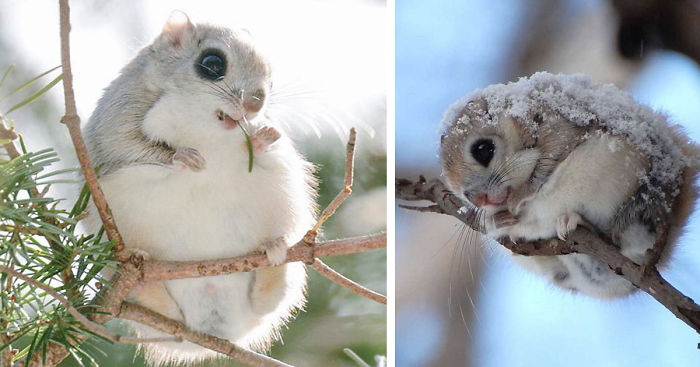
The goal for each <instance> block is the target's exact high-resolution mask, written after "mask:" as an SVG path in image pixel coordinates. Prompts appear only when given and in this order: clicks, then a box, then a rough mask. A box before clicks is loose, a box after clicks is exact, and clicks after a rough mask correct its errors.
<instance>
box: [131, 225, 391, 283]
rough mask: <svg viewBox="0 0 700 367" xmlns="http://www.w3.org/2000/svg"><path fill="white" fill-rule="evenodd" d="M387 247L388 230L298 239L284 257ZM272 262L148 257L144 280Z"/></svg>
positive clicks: (245, 258)
mask: <svg viewBox="0 0 700 367" xmlns="http://www.w3.org/2000/svg"><path fill="white" fill-rule="evenodd" d="M384 247H386V233H379V234H376V235H371V236H361V237H353V238H346V239H342V240H334V241H326V242H319V243H315V244H314V245H313V246H308V245H307V244H306V243H305V242H304V241H303V240H302V241H299V242H297V244H296V245H294V246H292V247H291V248H290V249H289V250H288V251H287V259H286V260H285V261H284V262H285V263H287V262H293V261H302V262H309V261H310V259H313V258H315V257H326V256H337V255H347V254H351V253H358V252H363V251H368V250H374V249H379V248H384ZM270 266H272V264H270V262H269V261H268V260H267V256H265V254H253V255H245V256H238V257H233V258H229V259H220V260H204V261H157V260H154V261H145V262H144V263H143V266H142V274H143V275H142V279H143V281H144V282H155V281H163V280H170V279H182V278H193V277H205V276H213V275H223V274H230V273H235V272H246V271H252V270H255V269H258V268H262V267H270Z"/></svg>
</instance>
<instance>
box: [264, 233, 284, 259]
mask: <svg viewBox="0 0 700 367" xmlns="http://www.w3.org/2000/svg"><path fill="white" fill-rule="evenodd" d="M264 246H265V255H267V260H269V261H270V264H272V265H280V264H282V263H284V260H286V259H287V242H285V241H284V239H283V238H278V239H276V240H272V241H268V242H265V244H264Z"/></svg>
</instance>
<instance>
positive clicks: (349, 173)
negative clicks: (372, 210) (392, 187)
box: [305, 127, 357, 243]
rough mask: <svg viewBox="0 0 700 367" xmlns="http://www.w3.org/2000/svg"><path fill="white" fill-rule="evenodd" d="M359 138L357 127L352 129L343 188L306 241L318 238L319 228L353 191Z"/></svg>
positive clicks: (311, 241) (309, 241) (308, 234)
mask: <svg viewBox="0 0 700 367" xmlns="http://www.w3.org/2000/svg"><path fill="white" fill-rule="evenodd" d="M356 138H357V131H356V130H355V128H354V127H353V128H351V129H350V136H349V137H348V145H347V147H346V154H345V180H344V181H343V189H342V190H341V191H340V192H339V193H338V195H336V197H335V198H333V200H332V201H331V203H330V204H328V206H327V207H326V209H324V210H323V213H321V217H319V218H318V221H317V222H316V224H315V225H314V226H313V228H311V230H310V231H309V232H308V233H307V234H306V237H305V239H306V242H307V243H313V242H314V241H315V240H316V235H317V234H318V230H319V229H321V226H322V225H323V223H325V222H326V220H328V218H330V217H331V216H332V215H333V213H335V211H336V209H338V207H339V206H340V205H341V204H342V203H343V202H344V201H345V199H347V198H348V196H350V194H351V193H352V180H353V171H354V164H355V139H356Z"/></svg>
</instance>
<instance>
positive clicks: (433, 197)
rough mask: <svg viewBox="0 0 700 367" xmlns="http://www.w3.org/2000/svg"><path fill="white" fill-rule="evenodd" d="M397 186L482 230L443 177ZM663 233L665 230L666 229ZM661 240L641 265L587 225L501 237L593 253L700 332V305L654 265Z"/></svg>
mask: <svg viewBox="0 0 700 367" xmlns="http://www.w3.org/2000/svg"><path fill="white" fill-rule="evenodd" d="M395 185H396V198H397V199H401V200H408V201H420V200H426V201H430V202H433V203H435V204H436V205H438V206H439V207H440V210H441V212H442V213H443V214H447V215H451V216H453V217H456V218H457V219H459V220H460V221H462V222H464V223H465V224H467V225H468V226H469V227H470V228H472V229H475V230H479V228H475V227H477V226H475V224H474V223H475V221H474V212H473V211H469V210H467V211H463V210H460V208H462V207H464V206H468V204H467V203H463V202H462V201H461V200H460V199H459V198H458V197H456V196H455V195H453V194H451V193H449V191H448V190H447V188H446V187H445V185H444V184H443V183H442V182H441V181H440V180H437V179H434V180H431V181H427V180H425V178H423V177H422V176H421V177H420V178H419V180H418V181H417V182H413V181H411V180H405V179H397V180H396V184H395ZM661 232H663V233H665V231H661ZM663 233H662V234H661V235H662V236H663ZM661 239H662V237H660V238H657V244H655V245H654V247H653V248H652V252H651V254H650V255H649V256H648V257H647V259H648V260H647V261H648V262H647V264H646V265H645V266H641V265H637V264H636V263H634V262H633V261H631V260H630V259H628V258H626V257H625V256H623V255H622V254H621V253H620V252H619V251H618V250H617V248H616V247H615V246H614V245H612V241H610V239H608V238H605V236H603V235H600V234H595V233H593V232H591V231H590V230H589V229H587V228H585V227H584V226H579V227H578V228H577V229H576V230H574V231H573V232H572V233H570V234H569V235H568V238H567V240H566V241H561V240H559V239H556V238H553V239H546V240H538V241H531V242H526V243H517V244H516V243H512V242H509V241H508V240H500V241H499V243H500V244H501V245H502V246H504V247H506V248H507V249H509V250H510V251H512V252H513V253H516V254H519V255H525V256H535V255H540V256H551V255H566V254H571V253H582V254H587V255H591V256H593V257H595V258H597V259H599V260H600V261H602V262H604V263H605V264H607V265H608V266H609V267H610V268H611V269H612V270H613V271H615V273H617V274H619V275H620V276H622V277H624V278H625V279H627V280H629V281H630V282H631V283H632V284H634V285H635V286H636V287H637V288H639V289H641V290H643V291H644V292H646V293H648V294H649V295H651V296H652V297H654V299H656V300H657V301H658V302H659V303H661V304H662V305H663V306H664V307H666V308H667V309H668V310H669V311H671V312H672V313H673V314H674V315H675V316H676V317H678V318H679V319H681V320H682V321H683V322H685V323H686V324H688V325H689V326H690V327H692V328H693V329H694V330H695V331H697V332H698V333H700V306H698V305H697V304H696V303H695V302H693V300H692V299H690V298H689V297H687V296H685V295H684V294H682V293H681V292H680V291H678V290H677V289H675V288H674V287H673V286H672V285H671V284H669V283H668V282H666V280H664V278H663V277H662V276H661V275H660V274H659V272H658V271H657V270H656V267H655V266H654V265H655V264H656V262H657V261H658V256H660V255H658V256H657V255H656V252H655V251H657V250H658V249H659V248H662V247H661V246H663V245H662V244H658V243H659V242H663V241H662V240H661Z"/></svg>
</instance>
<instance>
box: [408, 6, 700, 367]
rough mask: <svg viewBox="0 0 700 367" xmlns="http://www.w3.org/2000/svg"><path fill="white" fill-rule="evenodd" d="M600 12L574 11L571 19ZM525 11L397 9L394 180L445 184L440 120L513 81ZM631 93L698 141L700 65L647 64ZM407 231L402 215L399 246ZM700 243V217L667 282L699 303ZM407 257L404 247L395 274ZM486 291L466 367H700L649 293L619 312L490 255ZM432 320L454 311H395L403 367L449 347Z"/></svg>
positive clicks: (690, 334)
mask: <svg viewBox="0 0 700 367" xmlns="http://www.w3.org/2000/svg"><path fill="white" fill-rule="evenodd" d="M602 4H603V2H602V1H569V2H568V7H567V14H570V15H571V16H574V15H576V14H578V13H580V12H585V11H590V10H594V9H595V8H596V7H598V6H601V5H602ZM526 5H527V2H524V1H518V0H501V1H487V0H469V1H431V2H426V1H420V0H409V1H400V2H397V4H396V169H397V172H398V173H397V176H399V173H401V172H411V173H415V172H424V173H426V174H432V175H434V174H437V173H439V167H438V163H437V157H436V154H437V141H438V136H437V129H438V124H439V121H440V118H441V116H442V113H443V111H444V110H445V109H446V107H447V106H448V105H449V104H450V103H451V102H452V101H454V100H455V99H457V98H458V97H459V96H461V95H464V94H466V93H467V92H469V91H471V90H473V89H475V88H479V87H484V86H486V85H488V84H492V83H497V82H504V81H507V79H508V78H510V76H509V75H510V62H511V58H512V57H513V55H512V54H511V50H512V49H513V47H514V46H515V42H517V41H518V40H519V38H518V34H519V32H524V31H526V30H524V29H522V25H523V19H524V17H523V14H524V10H526V9H525V6H526ZM582 52H585V50H582ZM629 91H630V92H631V93H632V94H633V95H634V96H635V97H636V98H637V99H638V100H639V101H641V102H643V103H646V104H649V105H651V106H653V107H655V108H657V109H662V110H664V111H666V112H667V113H668V114H669V115H670V116H671V119H672V121H674V122H675V123H678V124H682V125H684V126H685V127H686V131H687V132H688V134H689V135H690V137H691V138H692V139H694V140H695V141H700V69H699V68H698V65H697V64H695V63H694V62H693V61H691V60H689V59H687V58H685V57H684V56H681V55H678V54H674V53H670V52H653V53H651V54H648V55H647V56H646V58H645V61H644V62H643V64H642V66H641V69H640V71H639V72H638V74H636V75H635V77H634V78H633V79H632V80H631V84H630V86H629ZM405 222H406V221H404V220H402V216H401V211H400V210H399V211H397V220H396V224H397V231H398V232H399V233H397V239H400V238H401V235H400V232H401V230H402V225H403V223H405ZM699 238H700V213H698V210H696V211H695V213H694V214H693V217H692V218H691V221H690V225H689V226H688V232H687V233H686V235H685V236H684V237H683V238H682V240H681V242H680V244H679V246H678V248H677V251H676V253H675V258H674V260H673V262H672V269H670V270H669V271H665V272H663V275H664V276H665V277H666V278H667V280H669V281H670V282H671V284H673V285H674V286H676V287H677V288H678V289H680V290H681V291H682V292H684V293H685V294H686V295H688V296H690V297H691V298H694V299H700V243H699V242H700V241H698V239H699ZM401 252H402V246H401V244H400V243H398V244H397V264H396V266H397V268H400V267H401V258H402V257H401ZM482 282H483V286H482V287H480V293H479V294H478V295H477V305H476V308H477V316H478V318H477V319H475V321H474V322H473V323H472V325H470V328H471V334H472V338H471V339H472V340H473V346H472V348H473V356H472V359H471V360H470V361H465V364H464V365H465V366H479V367H497V366H498V367H500V366H509V367H510V366H582V367H583V366H636V367H644V366H650V367H651V366H698V365H700V350H698V349H697V345H698V342H700V338H699V337H698V335H697V334H696V333H695V332H694V331H693V330H692V329H691V328H689V327H688V326H686V325H685V324H684V323H682V322H681V321H679V320H677V319H676V318H675V317H674V316H673V315H672V314H671V313H670V312H669V311H667V310H666V309H665V308H663V306H661V305H660V304H658V303H657V302H655V301H654V300H653V299H652V298H651V297H649V296H648V295H646V294H635V295H633V296H631V297H629V298H625V299H622V300H618V301H612V302H604V301H599V300H593V299H588V298H586V297H583V296H576V295H571V294H566V293H564V292H561V291H559V290H557V289H554V288H553V287H552V286H550V285H548V284H546V283H545V282H544V281H543V280H541V279H539V278H536V277H535V276H533V275H530V274H529V273H526V272H525V271H524V270H522V269H520V268H519V267H517V266H516V265H515V264H514V263H513V262H512V261H511V260H510V259H508V258H507V257H504V256H500V255H499V254H498V252H495V253H494V254H492V255H487V256H486V266H485V273H484V276H483V278H482ZM436 286H438V287H440V286H444V287H447V285H442V284H440V285H436ZM485 290H488V291H485ZM437 312H447V311H446V310H443V309H437V310H433V309H431V310H425V312H422V313H420V314H416V313H415V312H410V313H402V310H401V305H399V309H398V310H397V320H396V325H397V326H396V330H397V333H396V353H397V365H399V366H407V367H410V366H422V365H424V364H425V363H426V362H427V361H428V360H430V357H431V352H432V351H434V350H435V348H436V346H437V345H439V344H441V342H442V341H441V340H440V337H442V334H441V330H442V329H441V328H443V327H444V326H441V325H440V324H439V323H438V322H437V321H435V320H436V319H437V316H436V313H437ZM454 322H460V323H461V322H462V321H461V320H460V319H459V318H457V319H456V320H454ZM416 330H417V331H416ZM409 331H410V332H409ZM465 332H466V331H465ZM409 334H410V337H409ZM415 335H421V336H422V337H420V338H416V337H415Z"/></svg>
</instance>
